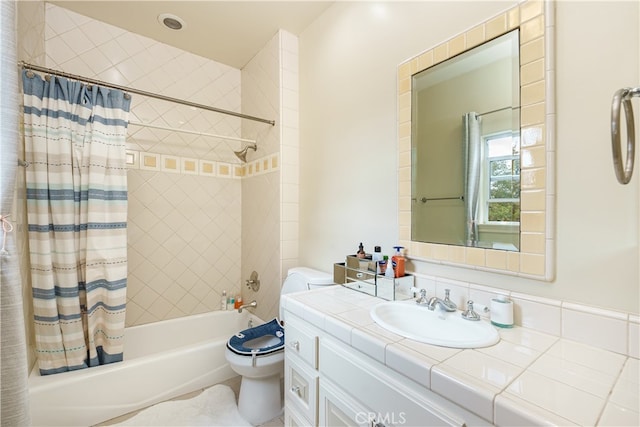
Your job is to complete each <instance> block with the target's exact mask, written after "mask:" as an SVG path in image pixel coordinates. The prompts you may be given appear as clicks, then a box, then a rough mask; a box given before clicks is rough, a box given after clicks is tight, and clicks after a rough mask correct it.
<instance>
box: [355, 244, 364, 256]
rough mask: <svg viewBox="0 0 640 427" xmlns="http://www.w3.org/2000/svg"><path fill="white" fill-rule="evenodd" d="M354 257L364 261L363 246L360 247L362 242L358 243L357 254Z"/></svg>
mask: <svg viewBox="0 0 640 427" xmlns="http://www.w3.org/2000/svg"><path fill="white" fill-rule="evenodd" d="M356 256H357V257H358V258H360V259H364V257H365V256H366V254H365V253H364V246H362V242H360V246H358V252H356Z"/></svg>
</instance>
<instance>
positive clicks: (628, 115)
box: [611, 87, 640, 184]
mask: <svg viewBox="0 0 640 427" xmlns="http://www.w3.org/2000/svg"><path fill="white" fill-rule="evenodd" d="M634 96H640V87H636V88H629V87H627V88H623V89H620V90H618V91H616V93H614V94H613V101H612V102H611V148H612V150H613V168H614V170H615V172H616V178H618V182H619V183H620V184H628V183H629V181H631V176H632V175H633V163H634V159H635V150H636V134H635V133H636V131H635V126H634V119H633V105H632V104H631V98H633V97H634ZM621 105H622V106H623V107H624V115H625V121H626V124H627V159H626V161H625V165H624V167H623V166H622V152H621V149H620V106H621Z"/></svg>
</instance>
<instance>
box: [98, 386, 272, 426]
mask: <svg viewBox="0 0 640 427" xmlns="http://www.w3.org/2000/svg"><path fill="white" fill-rule="evenodd" d="M241 381H242V377H241V376H237V377H233V378H231V379H230V380H227V381H225V382H223V383H221V384H224V385H226V386H229V387H230V388H231V390H233V392H234V393H235V395H236V401H237V400H238V393H240V382H241ZM200 393H202V390H196V391H194V392H191V393H187V394H184V395H182V396H178V397H176V398H175V399H172V400H184V399H191V398H192V397H195V396H197V395H198V394H200ZM138 412H140V411H134V412H130V413H128V414H125V415H122V416H119V417H117V418H112V419H110V420H107V421H105V422H103V423H100V424H98V425H96V426H94V427H102V426H111V425H114V424H118V423H121V422H124V421H126V420H128V419H129V418H131V417H133V416H134V415H136V414H137V413H138ZM256 427H284V415H281V416H279V417H276V418H274V419H272V420H271V421H267V422H266V423H264V424H260V425H259V426H256Z"/></svg>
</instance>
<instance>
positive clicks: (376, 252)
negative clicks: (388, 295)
mask: <svg viewBox="0 0 640 427" xmlns="http://www.w3.org/2000/svg"><path fill="white" fill-rule="evenodd" d="M371 260H372V261H373V262H375V263H376V274H382V272H381V271H380V263H381V262H382V260H383V258H382V249H381V248H380V246H374V247H373V255H372V258H371Z"/></svg>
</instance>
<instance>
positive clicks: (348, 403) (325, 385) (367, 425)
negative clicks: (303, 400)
mask: <svg viewBox="0 0 640 427" xmlns="http://www.w3.org/2000/svg"><path fill="white" fill-rule="evenodd" d="M318 412H319V414H318V415H319V420H318V421H319V422H318V425H319V426H325V427H326V426H330V427H371V426H372V420H371V416H370V411H368V410H367V409H366V408H364V407H363V406H362V405H361V404H359V403H357V402H356V401H355V400H353V399H352V398H351V397H349V396H348V395H347V394H346V393H344V392H343V391H342V390H340V389H339V388H338V387H336V386H335V385H333V384H332V383H331V382H330V381H328V380H324V379H322V380H321V381H320V393H319V402H318Z"/></svg>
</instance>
